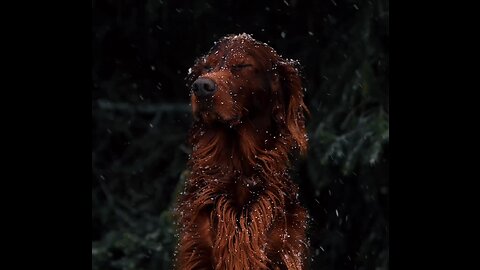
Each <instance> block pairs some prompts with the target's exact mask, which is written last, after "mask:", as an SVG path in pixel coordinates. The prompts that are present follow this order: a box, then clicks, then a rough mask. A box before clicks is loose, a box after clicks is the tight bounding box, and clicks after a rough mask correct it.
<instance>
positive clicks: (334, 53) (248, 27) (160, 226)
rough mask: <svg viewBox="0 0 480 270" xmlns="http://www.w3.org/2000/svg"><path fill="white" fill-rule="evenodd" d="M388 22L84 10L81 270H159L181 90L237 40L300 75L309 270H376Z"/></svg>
mask: <svg viewBox="0 0 480 270" xmlns="http://www.w3.org/2000/svg"><path fill="white" fill-rule="evenodd" d="M287 4H288V5H287ZM388 19H389V7H388V1H352V0H345V1H339V0H335V1H333V0H322V1H313V0H312V1H292V0H290V1H289V0H286V1H275V2H273V1H272V3H268V4H266V3H262V2H261V1H232V0H225V1H166V0H155V1H153V0H152V1H151V0H147V1H131V0H128V1H109V0H103V1H93V28H92V31H93V33H92V34H93V40H92V47H93V66H92V78H93V91H92V98H93V99H92V121H93V126H92V139H93V145H92V258H93V260H92V269H99V270H100V269H101V270H108V269H139V270H141V269H172V260H171V259H172V256H173V249H174V245H175V231H174V227H173V226H174V225H173V219H172V211H171V210H172V208H173V204H174V202H175V199H176V196H177V194H178V191H179V190H180V189H181V185H182V184H183V179H184V176H185V173H186V162H187V159H188V153H189V151H190V150H189V147H188V145H187V144H186V137H187V132H188V129H189V127H190V122H191V116H190V108H189V106H188V100H189V96H188V95H189V92H188V89H187V87H186V86H185V81H184V77H185V76H186V73H187V70H188V68H189V67H190V66H191V65H192V64H193V62H194V60H195V58H196V57H198V56H200V55H201V54H203V53H205V52H206V51H207V50H208V49H209V48H210V46H211V45H212V44H213V41H215V40H216V39H218V38H219V37H221V36H223V35H225V34H228V33H239V32H247V33H251V34H253V36H254V37H255V38H257V39H259V40H261V41H265V42H267V43H269V44H270V45H271V46H272V47H274V48H275V49H276V50H277V51H278V52H279V53H281V54H282V55H283V56H285V57H287V58H293V59H298V60H299V61H300V63H301V64H302V66H303V70H302V74H303V77H304V78H305V88H306V90H307V92H306V103H307V105H308V107H309V108H310V111H311V116H310V118H309V121H308V132H309V138H310V139H309V144H310V148H309V153H308V155H307V157H306V158H305V159H299V160H298V161H297V162H296V164H295V165H296V172H295V174H294V175H295V176H296V177H295V178H296V181H297V182H298V183H299V185H300V190H301V194H300V197H301V198H302V200H303V202H304V205H305V206H306V207H307V208H308V210H309V212H310V216H311V222H310V241H311V246H312V254H311V258H312V260H311V267H312V269H388V262H389V256H388V250H389V248H388V243H389V240H388V231H389V222H388V214H389V211H388V198H389V182H388V166H389V154H388V145H389V69H388V67H389V58H388V55H389V48H388V40H389V32H388Z"/></svg>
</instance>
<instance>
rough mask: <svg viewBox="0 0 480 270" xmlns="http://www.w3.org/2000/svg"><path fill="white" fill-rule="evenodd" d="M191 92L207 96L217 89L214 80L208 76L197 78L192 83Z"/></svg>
mask: <svg viewBox="0 0 480 270" xmlns="http://www.w3.org/2000/svg"><path fill="white" fill-rule="evenodd" d="M192 89H193V93H194V94H195V95H196V96H197V97H209V96H212V95H213V93H215V91H217V86H216V85H215V82H214V81H213V80H211V79H208V78H199V79H197V80H196V81H195V82H193V84H192Z"/></svg>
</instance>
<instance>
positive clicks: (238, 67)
mask: <svg viewBox="0 0 480 270" xmlns="http://www.w3.org/2000/svg"><path fill="white" fill-rule="evenodd" d="M251 66H252V65H251V64H238V65H232V66H231V68H230V69H231V70H232V71H240V70H242V69H244V68H247V67H251Z"/></svg>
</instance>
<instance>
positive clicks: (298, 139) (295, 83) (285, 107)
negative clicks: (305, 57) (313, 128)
mask: <svg viewBox="0 0 480 270" xmlns="http://www.w3.org/2000/svg"><path fill="white" fill-rule="evenodd" d="M297 65H298V62H295V61H286V60H283V59H282V60H280V61H278V62H277V63H276V65H275V71H276V72H274V74H273V75H272V91H273V93H272V94H273V96H274V98H273V99H274V104H273V111H272V113H273V117H274V119H275V121H276V122H277V124H278V125H279V126H280V127H284V128H285V129H286V131H287V132H288V133H289V134H290V136H291V137H292V138H293V140H294V141H295V143H296V146H297V147H298V149H299V152H300V154H302V155H304V154H305V153H306V151H307V133H306V130H305V115H306V114H309V111H308V109H307V107H306V105H305V103H304V101H303V96H304V94H303V88H302V80H301V78H300V74H299V71H298V69H297V67H296V66H297Z"/></svg>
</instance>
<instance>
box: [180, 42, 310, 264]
mask: <svg viewBox="0 0 480 270" xmlns="http://www.w3.org/2000/svg"><path fill="white" fill-rule="evenodd" d="M295 64H296V62H294V61H291V60H286V59H283V58H282V57H281V56H279V55H278V54H277V53H276V52H275V51H274V50H273V49H272V48H271V47H269V46H268V45H266V44H265V43H260V42H258V41H256V40H254V39H253V38H252V37H251V36H249V35H246V34H242V35H231V36H226V37H224V38H222V39H221V40H220V41H219V42H216V43H215V46H214V47H213V48H212V49H211V50H210V52H209V53H208V54H207V55H206V56H204V57H202V58H200V59H199V60H197V62H196V63H195V65H194V67H193V68H192V69H191V70H190V74H189V80H190V82H189V83H190V84H191V88H192V96H191V103H192V110H193V115H194V119H195V122H194V124H193V127H192V130H191V134H190V143H191V144H192V146H193V151H192V154H191V157H190V161H189V166H190V169H191V174H190V176H189V178H188V180H187V182H186V186H185V191H184V192H183V193H182V195H181V196H180V198H179V202H178V206H177V209H176V211H177V214H178V220H177V223H178V226H179V232H180V235H179V243H178V248H177V254H176V264H177V267H178V268H179V269H182V270H190V269H217V270H220V269H221V270H246V269H251V270H257V269H288V270H293V269H296V270H297V269H298V270H299V269H304V265H305V262H306V252H307V249H308V241H307V238H306V235H305V229H306V226H307V218H308V217H307V212H306V211H305V209H304V208H302V207H301V206H300V204H299V201H298V188H297V186H296V185H295V184H294V183H293V182H292V181H291V180H290V177H289V175H288V172H287V171H288V167H289V157H290V154H291V153H295V152H300V153H301V154H303V153H305V151H306V148H307V136H306V132H305V123H304V122H305V121H304V119H305V116H304V114H306V113H308V110H307V108H306V106H305V104H304V102H303V90H302V86H301V79H300V77H299V75H298V71H297V69H296V67H295Z"/></svg>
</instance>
